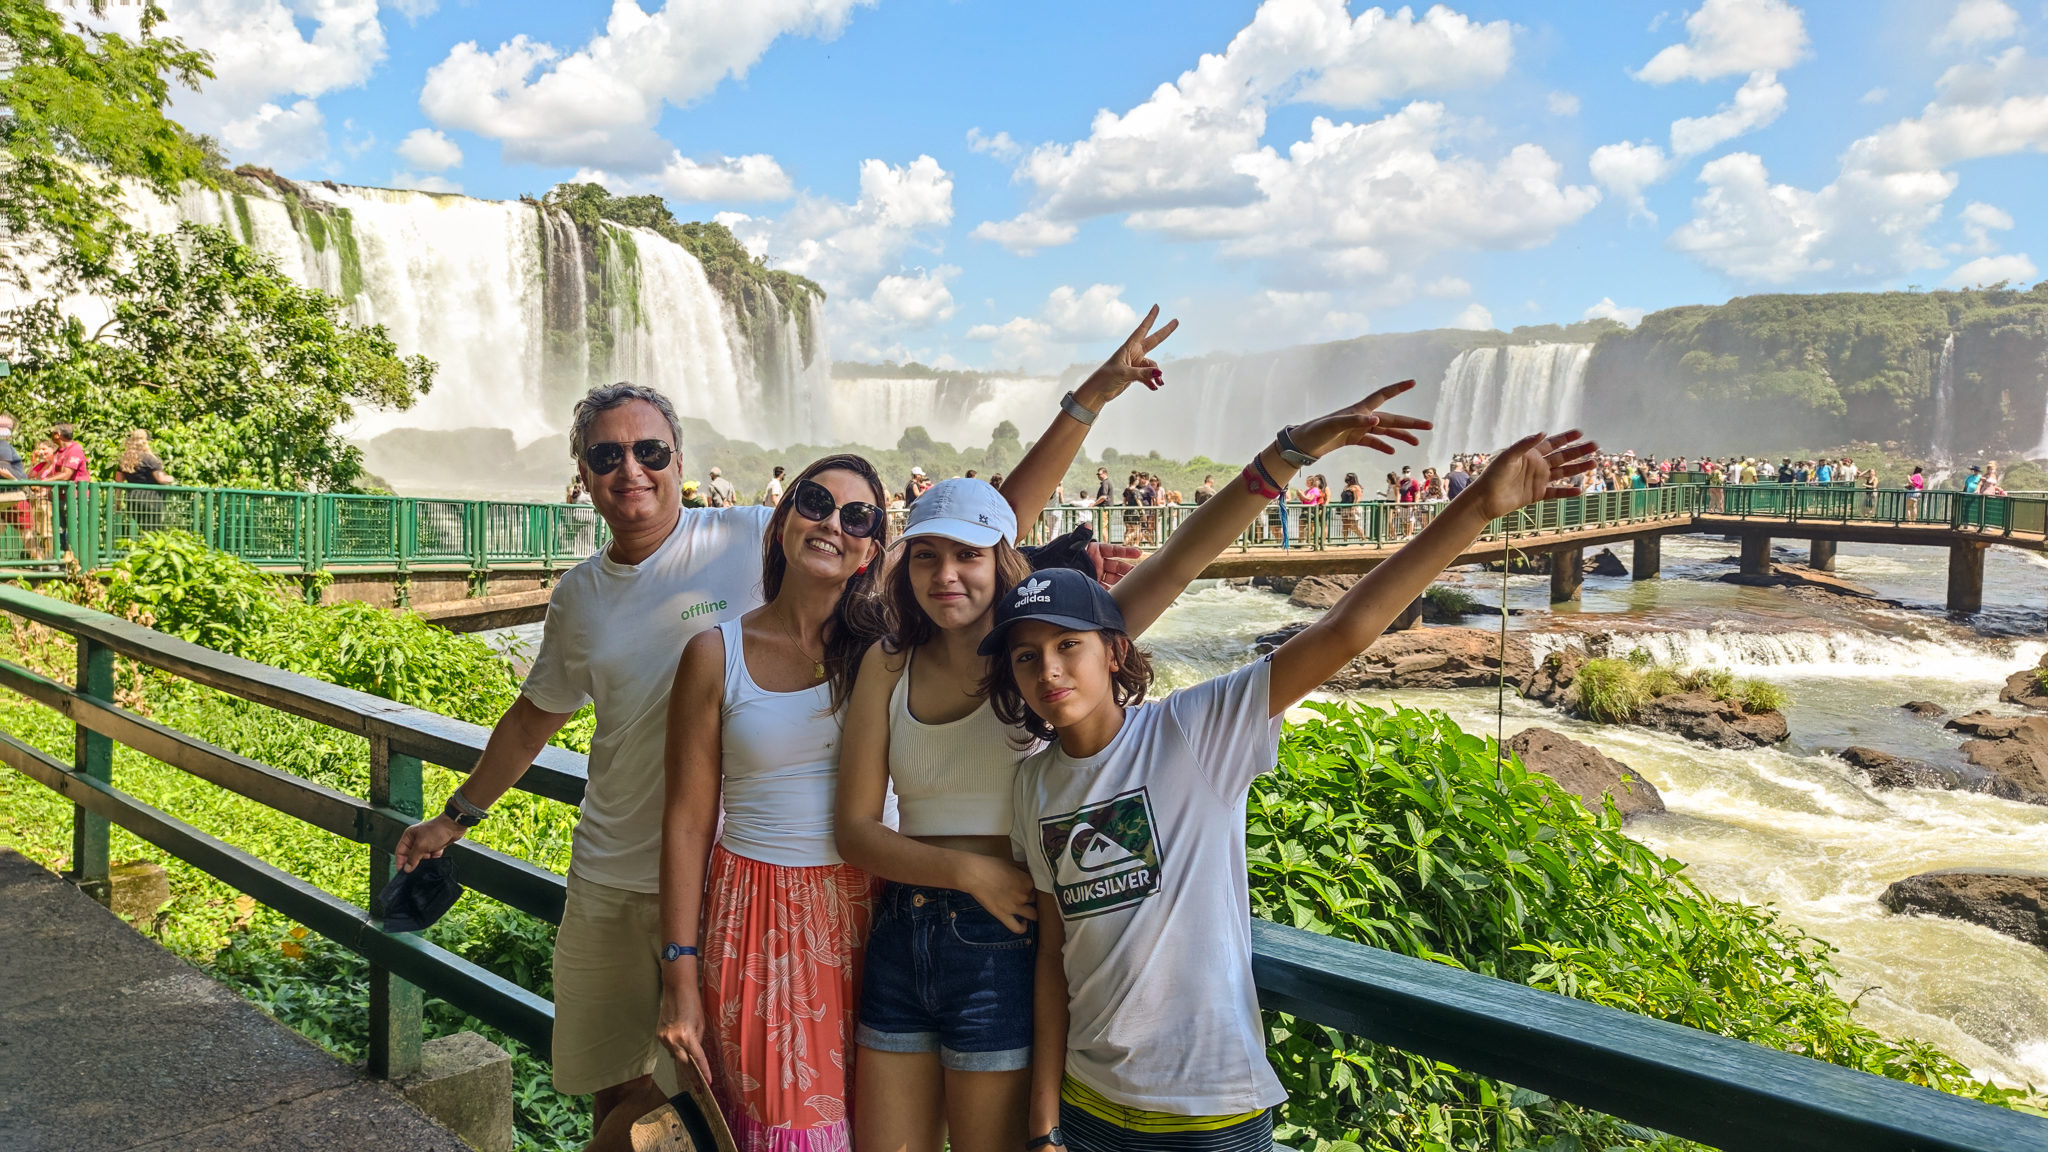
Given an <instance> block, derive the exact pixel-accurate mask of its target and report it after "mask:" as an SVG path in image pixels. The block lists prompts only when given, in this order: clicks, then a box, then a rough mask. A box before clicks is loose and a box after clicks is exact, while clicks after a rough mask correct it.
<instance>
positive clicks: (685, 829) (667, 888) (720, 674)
mask: <svg viewBox="0 0 2048 1152" xmlns="http://www.w3.org/2000/svg"><path fill="white" fill-rule="evenodd" d="M724 699H725V637H724V636H723V635H721V634H720V633H719V631H718V629H716V628H707V629H705V630H704V631H702V632H699V633H698V634H697V635H695V636H692V637H691V638H690V642H689V643H688V644H686V645H684V646H683V658H682V660H681V661H680V662H679V663H678V665H677V667H676V680H675V685H674V687H673V688H671V689H670V691H669V699H668V743H667V747H666V750H665V751H664V753H663V756H662V771H663V778H664V787H663V793H662V802H661V931H662V942H663V943H664V944H671V943H673V944H682V945H685V946H688V947H693V948H694V947H697V946H699V945H700V943H701V941H700V938H699V931H700V928H701V925H702V922H703V913H704V880H705V873H706V869H707V866H708V864H709V862H710V857H711V838H712V835H713V833H714V832H715V830H716V828H717V824H718V792H719V771H720V770H719V761H720V753H721V751H722V747H721V742H720V741H721V737H720V719H721V718H720V714H719V713H720V702H721V701H723V700H724ZM697 965H698V959H697V957H695V956H684V957H682V958H681V959H678V960H663V961H662V962H661V1022H660V1025H659V1035H660V1037H661V1042H662V1044H663V1045H664V1046H665V1047H667V1048H668V1050H669V1053H670V1054H671V1055H673V1056H674V1057H675V1058H676V1059H678V1060H684V1059H687V1060H694V1061H696V1063H697V1067H698V1068H700V1069H702V1070H703V1071H704V1073H705V1074H706V1075H709V1074H710V1071H711V1064H710V1063H709V1062H708V1061H707V1060H706V1059H705V1058H704V1035H705V1016H704V1004H703V999H702V997H701V996H700V995H699V993H698V990H697V976H698V968H697Z"/></svg>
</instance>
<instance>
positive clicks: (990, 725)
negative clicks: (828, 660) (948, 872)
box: [889, 663, 1040, 836]
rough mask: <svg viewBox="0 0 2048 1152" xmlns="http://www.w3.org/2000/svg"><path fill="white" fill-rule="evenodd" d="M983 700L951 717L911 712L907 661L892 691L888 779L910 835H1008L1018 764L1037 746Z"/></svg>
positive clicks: (902, 831) (1021, 730)
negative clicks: (931, 720) (938, 719)
mask: <svg viewBox="0 0 2048 1152" xmlns="http://www.w3.org/2000/svg"><path fill="white" fill-rule="evenodd" d="M1039 747H1040V745H1039V742H1038V741H1037V740H1036V739H1034V738H1032V736H1031V735H1030V733H1027V732H1025V731H1024V730H1023V729H1022V728H1012V727H1010V726H1009V725H1007V724H1004V723H1003V722H1002V721H1001V720H999V719H997V718H996V713H995V709H994V708H993V707H991V706H990V705H989V702H988V701H986V700H983V701H982V702H981V707H979V708H976V709H975V710H974V711H972V712H970V713H968V714H967V715H965V716H962V717H961V718H960V719H958V720H954V721H952V722H951V723H947V724H926V723H924V722H923V721H921V720H919V719H918V718H917V717H915V716H912V715H911V714H910V666H909V664H908V663H906V664H905V665H904V668H903V675H901V676H899V677H897V679H896V690H895V691H894V692H893V693H891V694H890V696H889V783H890V784H891V785H892V786H893V787H894V788H895V790H896V801H897V804H898V809H897V814H898V817H899V819H900V821H901V825H900V827H899V828H898V829H897V831H899V832H901V833H903V834H904V835H905V836H1008V835H1009V834H1010V813H1011V804H1012V800H1011V790H1010V786H1011V784H1012V782H1013V781H1015V780H1016V777H1017V765H1018V764H1019V763H1021V762H1022V761H1023V760H1024V758H1025V757H1027V756H1029V755H1031V754H1032V753H1033V752H1036V751H1037V750H1038V749H1039Z"/></svg>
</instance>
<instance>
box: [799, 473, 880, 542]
mask: <svg viewBox="0 0 2048 1152" xmlns="http://www.w3.org/2000/svg"><path fill="white" fill-rule="evenodd" d="M796 510H797V511H798V512H799V513H801V514H802V516H803V518H804V519H806V520H809V521H811V522H813V523H818V524H822V523H824V522H825V521H827V520H830V519H831V518H832V513H834V512H837V513H839V530H840V531H841V532H844V533H846V534H847V535H848V536H851V537H853V538H854V539H856V540H865V539H867V538H868V537H870V536H873V535H874V534H875V533H876V532H878V531H880V530H881V527H882V510H881V509H880V508H877V507H875V506H874V505H873V504H870V503H868V502H867V501H865V500H851V501H848V502H847V503H845V504H840V503H837V502H835V501H834V500H833V499H832V490H831V489H830V488H827V487H825V486H824V485H823V484H820V483H818V482H817V481H816V480H799V481H797V482H796Z"/></svg>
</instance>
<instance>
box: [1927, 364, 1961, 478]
mask: <svg viewBox="0 0 2048 1152" xmlns="http://www.w3.org/2000/svg"><path fill="white" fill-rule="evenodd" d="M1955 436H1956V334H1955V333H1953V332H1951V333H1949V334H1948V339H1946V340H1944V341H1942V342H1941V360H1940V362H1939V363H1938V364H1937V365H1936V366H1935V369H1934V442H1933V443H1932V444H1930V445H1929V448H1930V449H1931V450H1932V452H1933V455H1934V462H1935V463H1936V464H1937V465H1946V464H1947V463H1948V462H1949V453H1950V451H1951V450H1952V448H1953V447H1954V441H1955Z"/></svg>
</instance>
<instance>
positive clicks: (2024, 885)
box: [1877, 868, 2048, 949]
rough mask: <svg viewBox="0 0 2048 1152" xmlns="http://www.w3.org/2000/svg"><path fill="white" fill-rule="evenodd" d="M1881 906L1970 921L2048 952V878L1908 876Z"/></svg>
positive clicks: (2011, 873) (2023, 874) (1967, 871)
mask: <svg viewBox="0 0 2048 1152" xmlns="http://www.w3.org/2000/svg"><path fill="white" fill-rule="evenodd" d="M1877 900H1878V903H1880V904H1883V905H1884V906H1885V907H1886V908H1887V909H1889V910H1890V911H1892V912H1894V913H1913V914H1919V915H1927V916H1946V917H1948V918H1949V919H1952V920H1967V921H1969V922H1970V923H1972V924H1981V925H1983V926H1984V927H1986V928H1989V929H1991V930H1992V931H1994V932H2003V933H2004V934H2006V935H2007V936H2011V937H2012V938H2014V939H2016V940H2024V941H2026V942H2027V943H2029V944H2032V945H2033V946H2034V947H2036V948H2041V949H2048V872H2030V871H2022V870H2016V869H2014V870H1996V871H1994V870H1991V869H1974V868H1944V869H1942V870H1940V871H1938V872H1922V873H1921V874H1919V875H1918V876H1908V877H1906V878H1905V879H1904V880H1900V881H1898V882H1897V883H1895V884H1892V885H1891V886H1890V887H1888V888H1886V889H1885V890H1884V894H1883V895H1881V896H1879V897H1878V898H1877Z"/></svg>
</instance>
